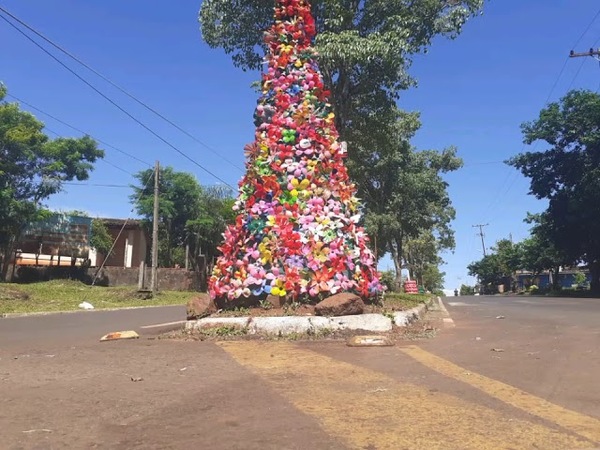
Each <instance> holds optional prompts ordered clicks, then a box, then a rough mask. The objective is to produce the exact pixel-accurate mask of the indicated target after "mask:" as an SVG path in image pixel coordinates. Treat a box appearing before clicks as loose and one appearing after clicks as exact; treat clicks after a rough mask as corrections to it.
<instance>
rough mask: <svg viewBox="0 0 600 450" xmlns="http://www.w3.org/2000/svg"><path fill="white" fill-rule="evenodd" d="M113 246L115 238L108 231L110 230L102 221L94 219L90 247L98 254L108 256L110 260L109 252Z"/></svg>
mask: <svg viewBox="0 0 600 450" xmlns="http://www.w3.org/2000/svg"><path fill="white" fill-rule="evenodd" d="M112 245H113V238H112V236H111V235H110V232H109V231H108V228H107V227H106V225H105V224H104V222H103V221H102V220H101V219H92V230H91V233H90V247H92V248H94V249H96V250H97V251H98V252H100V253H102V254H103V255H106V257H107V258H108V256H109V253H108V252H109V251H110V249H111V247H112Z"/></svg>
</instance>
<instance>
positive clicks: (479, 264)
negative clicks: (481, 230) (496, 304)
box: [467, 253, 504, 286]
mask: <svg viewBox="0 0 600 450" xmlns="http://www.w3.org/2000/svg"><path fill="white" fill-rule="evenodd" d="M467 269H468V270H469V275H471V276H474V277H477V278H478V279H479V282H480V283H481V284H482V285H483V286H490V285H492V286H496V285H499V284H501V283H502V279H503V277H504V273H503V271H502V264H501V261H500V258H499V257H498V255H496V254H493V253H492V254H489V255H486V256H484V257H483V258H482V259H480V260H479V261H475V262H472V263H471V264H469V265H468V266H467Z"/></svg>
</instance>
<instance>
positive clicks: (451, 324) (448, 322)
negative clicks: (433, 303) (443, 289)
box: [437, 297, 456, 327]
mask: <svg viewBox="0 0 600 450" xmlns="http://www.w3.org/2000/svg"><path fill="white" fill-rule="evenodd" d="M437 301H438V305H439V307H440V309H441V310H442V314H443V315H444V317H443V318H442V322H444V324H445V325H446V326H448V327H454V326H455V325H456V324H455V323H454V320H452V317H450V313H449V312H448V310H447V309H446V305H444V302H443V301H442V298H441V297H438V298H437Z"/></svg>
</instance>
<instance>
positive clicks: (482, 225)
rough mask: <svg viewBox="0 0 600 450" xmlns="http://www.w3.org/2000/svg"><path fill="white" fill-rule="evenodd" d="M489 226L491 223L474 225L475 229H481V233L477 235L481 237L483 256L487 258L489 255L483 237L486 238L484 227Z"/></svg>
mask: <svg viewBox="0 0 600 450" xmlns="http://www.w3.org/2000/svg"><path fill="white" fill-rule="evenodd" d="M488 225H489V223H484V224H480V225H473V228H479V233H478V234H477V235H478V236H481V246H482V247H483V256H487V253H486V252H485V241H484V240H483V236H484V234H483V227H487V226H488Z"/></svg>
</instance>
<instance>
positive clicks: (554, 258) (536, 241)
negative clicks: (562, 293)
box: [521, 213, 573, 290]
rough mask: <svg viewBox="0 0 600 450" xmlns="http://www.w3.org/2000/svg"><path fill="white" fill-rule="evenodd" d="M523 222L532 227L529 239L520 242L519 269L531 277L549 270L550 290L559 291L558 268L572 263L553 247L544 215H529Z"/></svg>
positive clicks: (550, 231)
mask: <svg viewBox="0 0 600 450" xmlns="http://www.w3.org/2000/svg"><path fill="white" fill-rule="evenodd" d="M525 221H526V222H527V223H531V224H533V227H532V229H531V235H530V237H529V238H527V239H525V240H524V241H523V242H521V269H523V270H527V271H530V272H532V275H533V277H536V276H537V275H539V274H540V273H542V272H543V271H544V270H549V271H550V272H551V273H552V288H553V289H554V290H559V289H560V283H559V273H560V268H561V266H565V265H569V264H571V263H572V262H573V261H572V260H569V258H568V257H567V256H566V254H565V253H564V252H562V251H560V250H559V249H557V248H556V246H555V245H554V242H553V240H552V238H551V237H550V236H551V234H552V230H551V229H550V228H549V225H550V224H549V222H548V221H547V217H546V214H545V213H541V214H529V215H528V216H527V219H526V220H525Z"/></svg>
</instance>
